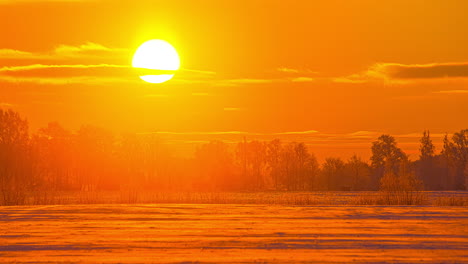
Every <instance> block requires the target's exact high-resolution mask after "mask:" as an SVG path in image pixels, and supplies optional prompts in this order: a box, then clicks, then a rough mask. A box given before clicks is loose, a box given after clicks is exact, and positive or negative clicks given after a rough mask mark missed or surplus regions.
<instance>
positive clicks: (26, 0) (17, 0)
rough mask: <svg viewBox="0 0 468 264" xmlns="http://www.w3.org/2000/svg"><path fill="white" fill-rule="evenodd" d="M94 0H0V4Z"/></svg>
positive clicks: (84, 0) (91, 0) (83, 0)
mask: <svg viewBox="0 0 468 264" xmlns="http://www.w3.org/2000/svg"><path fill="white" fill-rule="evenodd" d="M93 1H94V2H96V1H98V0H0V5H11V4H26V3H79V2H93Z"/></svg>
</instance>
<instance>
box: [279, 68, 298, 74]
mask: <svg viewBox="0 0 468 264" xmlns="http://www.w3.org/2000/svg"><path fill="white" fill-rule="evenodd" d="M276 70H277V71H279V72H287V73H299V70H297V69H291V68H277V69H276Z"/></svg>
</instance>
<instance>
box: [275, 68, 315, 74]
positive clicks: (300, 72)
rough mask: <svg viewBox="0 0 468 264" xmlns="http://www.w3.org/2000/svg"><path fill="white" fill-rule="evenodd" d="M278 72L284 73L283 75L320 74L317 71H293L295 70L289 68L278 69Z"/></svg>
mask: <svg viewBox="0 0 468 264" xmlns="http://www.w3.org/2000/svg"><path fill="white" fill-rule="evenodd" d="M276 70H277V71H279V72H283V73H289V74H295V73H297V74H304V73H306V74H317V73H318V72H316V71H312V70H309V69H293V68H288V67H280V68H276Z"/></svg>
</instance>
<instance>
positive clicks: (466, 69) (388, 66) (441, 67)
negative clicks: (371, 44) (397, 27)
mask: <svg viewBox="0 0 468 264" xmlns="http://www.w3.org/2000/svg"><path fill="white" fill-rule="evenodd" d="M367 74H368V75H370V76H375V77H379V76H382V77H384V78H391V79H432V78H459V77H465V78H466V77H468V62H464V63H432V64H398V63H380V64H376V65H374V66H373V67H371V68H370V69H369V71H368V73H367Z"/></svg>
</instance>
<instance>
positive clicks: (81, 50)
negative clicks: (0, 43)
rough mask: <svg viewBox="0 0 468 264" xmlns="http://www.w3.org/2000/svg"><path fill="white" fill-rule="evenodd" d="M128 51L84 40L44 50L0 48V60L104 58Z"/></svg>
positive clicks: (120, 54)
mask: <svg viewBox="0 0 468 264" xmlns="http://www.w3.org/2000/svg"><path fill="white" fill-rule="evenodd" d="M128 52H130V51H129V50H128V49H123V48H110V47H106V46H104V45H101V44H97V43H94V42H86V43H84V44H81V45H76V46H74V45H66V44H62V45H59V46H57V47H55V48H54V49H53V50H51V51H46V52H29V51H23V50H16V49H0V60H1V59H16V60H24V59H34V60H70V59H77V58H79V59H86V58H98V59H99V58H101V59H104V60H105V59H109V58H115V57H126V56H127V53H128Z"/></svg>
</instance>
